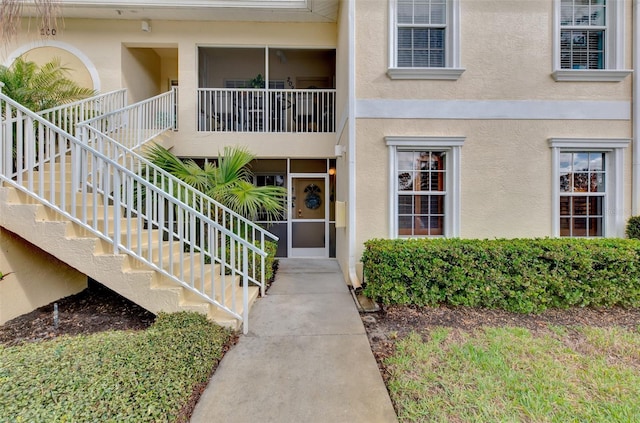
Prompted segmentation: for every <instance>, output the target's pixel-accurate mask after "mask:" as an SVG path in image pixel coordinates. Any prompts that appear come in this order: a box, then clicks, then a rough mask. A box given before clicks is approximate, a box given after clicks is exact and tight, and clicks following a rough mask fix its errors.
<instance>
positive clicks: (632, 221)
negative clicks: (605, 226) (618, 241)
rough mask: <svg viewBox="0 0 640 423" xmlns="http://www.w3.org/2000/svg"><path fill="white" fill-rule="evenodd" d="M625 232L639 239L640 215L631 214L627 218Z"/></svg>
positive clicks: (630, 236) (632, 237)
mask: <svg viewBox="0 0 640 423" xmlns="http://www.w3.org/2000/svg"><path fill="white" fill-rule="evenodd" d="M626 233H627V236H628V237H629V238H631V239H640V216H632V217H630V218H629V221H628V222H627V228H626Z"/></svg>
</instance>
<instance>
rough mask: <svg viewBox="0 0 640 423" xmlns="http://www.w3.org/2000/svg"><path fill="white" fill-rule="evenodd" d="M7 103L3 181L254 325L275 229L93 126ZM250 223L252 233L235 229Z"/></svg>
mask: <svg viewBox="0 0 640 423" xmlns="http://www.w3.org/2000/svg"><path fill="white" fill-rule="evenodd" d="M0 109H1V110H2V117H1V121H0V123H1V125H0V153H1V154H2V157H0V179H2V180H3V181H4V182H5V183H7V184H10V185H12V186H14V187H16V188H17V189H19V190H21V191H23V192H26V193H27V194H28V195H30V196H32V197H34V198H36V199H38V200H39V201H41V202H42V203H44V204H46V205H48V206H49V207H51V208H53V209H55V210H56V211H57V212H59V213H61V214H62V215H64V216H66V217H67V218H68V219H70V220H72V221H74V222H76V223H77V224H79V225H81V226H83V227H84V228H86V229H87V230H89V231H90V232H92V233H94V234H95V235H96V236H98V237H100V238H101V239H103V240H105V241H107V242H109V243H110V244H111V245H112V246H113V249H114V253H115V254H117V253H119V252H124V253H127V254H129V255H131V256H133V257H135V258H136V259H138V260H140V261H142V262H144V263H146V264H147V265H148V266H150V267H152V268H153V269H155V270H157V271H158V272H160V273H162V274H163V275H165V276H166V277H168V278H170V279H172V280H174V281H175V282H176V283H178V284H180V285H181V286H183V287H184V288H185V289H187V290H189V291H191V292H193V293H194V294H195V295H198V296H199V297H201V298H202V299H204V300H205V301H207V302H209V303H211V304H214V305H215V306H217V307H218V308H220V309H222V310H225V311H226V312H227V313H229V314H230V315H231V316H233V317H234V318H236V319H239V320H240V321H242V322H243V331H244V332H245V333H246V332H247V331H248V309H249V307H248V295H249V294H248V286H249V283H256V284H259V285H261V288H262V289H263V292H264V275H265V269H264V264H265V260H264V258H265V256H266V253H265V252H264V251H265V248H264V245H265V244H264V243H265V242H266V239H265V237H266V236H268V232H266V231H264V230H263V229H262V228H260V231H258V230H256V229H255V228H254V227H256V225H253V224H252V225H253V226H251V225H249V224H248V223H247V221H246V219H242V218H240V217H239V216H237V215H235V214H233V213H229V212H228V211H227V210H226V209H225V208H224V207H222V206H220V205H217V204H216V203H215V202H213V200H210V201H208V200H207V199H206V198H205V197H204V195H202V194H200V195H198V193H196V192H193V191H192V190H188V189H187V188H186V187H184V186H183V185H181V184H179V183H177V182H176V181H175V180H174V179H173V178H171V177H170V176H169V175H168V174H166V173H165V172H162V171H160V170H159V169H156V168H155V167H153V166H151V165H150V164H148V163H146V162H145V161H144V160H143V159H142V158H141V157H140V156H138V155H137V154H135V153H132V152H131V151H130V150H129V149H127V148H126V147H125V146H122V145H120V144H118V143H117V142H116V141H115V140H113V139H111V138H110V137H108V136H107V135H105V134H101V133H99V132H98V131H97V130H96V129H95V128H93V127H91V126H90V125H89V124H88V123H85V124H83V125H81V127H82V132H90V135H89V136H88V140H90V141H91V142H88V143H87V142H84V141H81V140H80V139H78V138H77V137H75V136H73V135H71V134H69V133H68V132H66V131H63V130H62V129H60V128H58V127H56V126H55V125H54V124H52V123H51V122H49V121H47V120H45V119H44V118H42V117H40V116H38V115H37V114H35V113H33V112H31V111H29V110H28V109H26V108H24V107H23V106H21V105H20V104H18V103H16V102H15V101H13V100H12V99H10V98H9V97H7V96H5V95H4V94H2V93H0ZM114 158H116V160H114ZM67 169H69V170H70V172H68V171H67ZM44 170H48V171H49V173H48V175H47V176H46V178H45V172H43V171H44ZM74 175H79V176H77V177H76V176H74ZM68 179H72V181H71V184H67V181H68ZM69 185H71V187H69ZM182 200H185V201H182ZM101 205H109V206H108V207H100V206H101ZM196 207H197V208H196ZM109 209H113V210H114V212H113V213H110V212H109ZM111 216H116V218H113V217H111ZM212 216H217V217H218V220H219V222H218V221H216V220H215V219H213V218H212ZM243 225H246V226H243ZM248 228H254V229H253V230H249V229H248ZM243 230H244V231H245V233H244V236H245V237H247V238H248V239H245V238H243V237H241V236H239V235H237V234H239V233H242V231H243ZM256 244H258V245H256ZM167 253H168V254H167ZM214 265H217V266H214ZM218 267H219V269H220V271H214V269H216V268H218ZM236 277H239V278H240V279H241V281H242V286H243V289H242V298H241V299H238V298H236V289H235V286H234V285H235V284H234V283H233V282H232V283H229V284H227V283H226V280H227V279H228V278H231V279H230V281H234V280H235V279H236ZM258 278H261V279H259V280H258ZM240 301H241V302H242V306H243V312H242V314H241V313H240V311H239V309H240V307H239V305H240Z"/></svg>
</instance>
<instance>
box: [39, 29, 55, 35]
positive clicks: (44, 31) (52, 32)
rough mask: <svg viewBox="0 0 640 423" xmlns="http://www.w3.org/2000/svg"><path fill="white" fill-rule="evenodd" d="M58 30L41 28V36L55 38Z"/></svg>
mask: <svg viewBox="0 0 640 423" xmlns="http://www.w3.org/2000/svg"><path fill="white" fill-rule="evenodd" d="M57 33H58V30H57V29H55V28H40V35H42V36H43V37H55V36H56V34H57Z"/></svg>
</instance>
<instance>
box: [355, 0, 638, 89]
mask: <svg viewBox="0 0 640 423" xmlns="http://www.w3.org/2000/svg"><path fill="white" fill-rule="evenodd" d="M388 3H389V2H388V0H368V1H362V2H359V1H357V2H356V8H357V13H356V16H357V22H356V27H357V35H356V43H357V52H358V55H357V78H356V80H357V93H358V94H357V95H358V98H389V99H400V98H401V99H414V98H430V99H465V100H468V99H484V100H491V99H511V100H525V99H526V100H536V99H538V100H539V99H546V100H568V99H571V100H580V99H589V100H623V99H629V98H630V87H631V82H632V81H631V78H630V77H628V78H626V79H625V80H624V81H623V82H621V83H599V82H596V83H585V82H581V83H565V82H555V81H554V80H553V78H552V76H551V73H552V71H553V70H552V59H553V42H554V41H553V32H552V30H553V0H482V1H475V0H471V1H464V0H463V1H460V28H461V32H460V50H461V52H460V61H461V67H463V68H465V69H466V71H465V72H464V73H463V74H462V76H461V77H460V79H459V80H458V81H418V80H409V81H402V80H394V81H392V80H390V79H389V77H387V75H386V72H387V69H388V67H389V7H388ZM620 3H621V2H620ZM624 7H625V13H626V15H625V16H626V21H625V28H626V36H625V43H624V44H625V46H626V51H625V58H626V60H625V65H626V68H627V69H630V68H631V66H632V64H631V58H632V55H631V28H632V25H631V16H632V8H631V2H629V1H627V2H624Z"/></svg>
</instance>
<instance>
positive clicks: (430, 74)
mask: <svg viewBox="0 0 640 423" xmlns="http://www.w3.org/2000/svg"><path fill="white" fill-rule="evenodd" d="M464 71H465V70H464V69H461V68H389V69H388V70H387V75H388V76H389V78H391V79H443V80H450V81H456V80H458V78H460V75H462V72H464Z"/></svg>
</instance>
